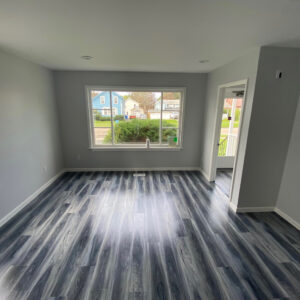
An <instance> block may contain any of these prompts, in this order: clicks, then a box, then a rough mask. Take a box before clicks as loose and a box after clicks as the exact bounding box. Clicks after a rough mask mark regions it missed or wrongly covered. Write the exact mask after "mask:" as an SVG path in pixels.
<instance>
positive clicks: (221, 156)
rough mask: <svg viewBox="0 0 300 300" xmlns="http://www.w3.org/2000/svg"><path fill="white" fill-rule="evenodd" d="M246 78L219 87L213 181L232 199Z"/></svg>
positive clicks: (212, 171)
mask: <svg viewBox="0 0 300 300" xmlns="http://www.w3.org/2000/svg"><path fill="white" fill-rule="evenodd" d="M246 83H247V82H246V81H240V82H235V83H231V84H227V85H224V86H220V87H219V94H218V95H219V97H218V107H217V119H216V130H215V137H214V145H215V147H214V153H213V159H212V169H211V180H214V181H215V183H216V185H217V186H218V187H219V188H220V189H221V190H222V192H223V193H224V194H225V195H226V196H227V197H228V198H229V199H230V195H231V190H232V183H233V175H234V168H235V161H236V157H237V153H238V146H239V135H240V131H241V126H242V113H243V107H244V104H245V103H244V102H245V91H246Z"/></svg>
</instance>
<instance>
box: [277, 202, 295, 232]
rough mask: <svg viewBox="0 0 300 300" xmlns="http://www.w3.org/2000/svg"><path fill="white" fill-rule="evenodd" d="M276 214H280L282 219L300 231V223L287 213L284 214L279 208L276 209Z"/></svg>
mask: <svg viewBox="0 0 300 300" xmlns="http://www.w3.org/2000/svg"><path fill="white" fill-rule="evenodd" d="M274 212H276V214H278V215H279V216H280V217H281V218H283V219H284V220H286V221H287V222H288V223H290V224H291V225H293V226H294V227H296V228H297V229H298V230H300V223H298V222H297V221H295V220H294V219H293V218H291V217H290V216H289V215H287V214H286V213H285V212H283V211H282V210H280V209H279V208H278V207H275V209H274Z"/></svg>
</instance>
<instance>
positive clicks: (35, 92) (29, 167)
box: [0, 52, 63, 219]
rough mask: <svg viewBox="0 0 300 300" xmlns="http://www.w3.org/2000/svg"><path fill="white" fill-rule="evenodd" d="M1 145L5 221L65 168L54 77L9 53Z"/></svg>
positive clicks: (1, 100)
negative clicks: (44, 168)
mask: <svg viewBox="0 0 300 300" xmlns="http://www.w3.org/2000/svg"><path fill="white" fill-rule="evenodd" d="M0 141H1V142H0V207H1V209H0V219H1V218H3V217H4V216H5V215H7V214H8V213H9V212H11V211H12V210H13V209H14V208H16V207H17V206H18V205H19V204H21V203H22V202H23V201H24V200H25V199H26V198H27V197H28V196H29V195H31V194H32V193H33V192H35V191H36V190H37V189H38V188H40V187H41V186H42V185H43V184H44V183H45V182H47V181H48V180H49V179H50V178H51V177H53V176H54V175H56V174H57V173H58V172H59V171H60V170H61V169H62V167H63V162H62V152H61V146H60V137H59V129H58V118H57V107H56V102H55V98H54V85H53V76H52V73H51V72H50V71H49V70H47V69H45V68H43V67H40V66H37V65H35V64H32V63H30V62H27V61H24V60H22V59H20V58H17V57H15V56H12V55H10V54H7V53H4V52H0ZM44 166H46V168H47V171H43V167H44Z"/></svg>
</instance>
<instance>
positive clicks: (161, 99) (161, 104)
mask: <svg viewBox="0 0 300 300" xmlns="http://www.w3.org/2000/svg"><path fill="white" fill-rule="evenodd" d="M162 114H163V92H160V126H159V144H160V145H161V144H162V117H163V115H162Z"/></svg>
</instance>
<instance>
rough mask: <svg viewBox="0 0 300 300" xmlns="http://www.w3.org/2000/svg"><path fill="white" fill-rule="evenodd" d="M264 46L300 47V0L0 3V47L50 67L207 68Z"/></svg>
mask: <svg viewBox="0 0 300 300" xmlns="http://www.w3.org/2000/svg"><path fill="white" fill-rule="evenodd" d="M261 45H280V46H293V47H300V1H299V0H26V1H25V0H23V1H20V0H0V47H1V48H3V49H5V50H8V51H11V52H13V53H16V54H18V55H21V56H23V57H25V58H27V59H29V60H31V61H34V62H37V63H39V64H42V65H44V66H47V67H49V68H52V69H66V70H128V71H134V70H136V71H172V72H205V71H209V70H212V69H214V68H216V67H218V66H220V65H223V64H225V63H227V62H229V61H231V60H232V59H234V58H236V57H238V56H241V55H243V54H244V53H245V52H247V51H248V50H249V49H251V48H254V47H258V46H261ZM82 55H91V56H93V57H94V59H93V60H91V61H84V60H82V59H81V58H80V57H81V56H82ZM202 59H209V60H210V62H209V63H206V64H200V63H199V60H202Z"/></svg>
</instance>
